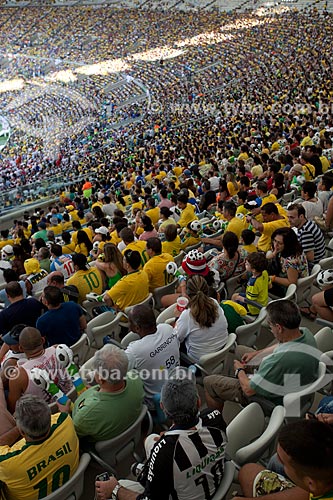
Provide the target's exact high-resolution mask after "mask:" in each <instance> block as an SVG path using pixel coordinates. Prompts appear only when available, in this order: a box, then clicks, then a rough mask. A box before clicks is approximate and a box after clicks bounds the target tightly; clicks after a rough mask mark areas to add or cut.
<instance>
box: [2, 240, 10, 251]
mask: <svg viewBox="0 0 333 500" xmlns="http://www.w3.org/2000/svg"><path fill="white" fill-rule="evenodd" d="M12 244H13V240H12V239H11V240H1V241H0V250H1V248H3V247H5V246H6V245H12Z"/></svg>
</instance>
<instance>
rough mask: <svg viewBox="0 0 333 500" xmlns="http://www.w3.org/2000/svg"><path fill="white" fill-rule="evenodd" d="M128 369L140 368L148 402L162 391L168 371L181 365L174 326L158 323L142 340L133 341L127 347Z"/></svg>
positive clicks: (150, 403) (149, 403)
mask: <svg viewBox="0 0 333 500" xmlns="http://www.w3.org/2000/svg"><path fill="white" fill-rule="evenodd" d="M126 354H127V357H128V361H129V366H128V370H132V369H133V368H134V369H136V370H138V371H139V372H141V373H140V376H141V378H142V381H143V384H144V390H145V393H146V398H147V403H148V405H149V406H150V407H152V406H153V404H152V402H151V398H152V396H153V395H154V394H158V393H160V392H161V389H162V386H163V384H164V382H165V380H166V379H167V373H168V371H169V370H172V369H173V368H174V367H175V366H178V365H179V342H178V338H177V335H176V334H175V333H174V331H173V328H172V326H170V325H167V324H161V325H157V330H156V332H155V333H153V334H151V335H146V336H145V337H143V338H142V339H140V340H136V341H135V342H131V343H130V344H129V346H128V347H127V349H126ZM149 400H150V401H149Z"/></svg>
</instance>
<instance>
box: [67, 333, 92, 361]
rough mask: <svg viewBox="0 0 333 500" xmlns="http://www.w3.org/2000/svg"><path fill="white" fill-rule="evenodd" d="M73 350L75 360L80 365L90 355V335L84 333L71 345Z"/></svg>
mask: <svg viewBox="0 0 333 500" xmlns="http://www.w3.org/2000/svg"><path fill="white" fill-rule="evenodd" d="M71 349H72V352H73V361H74V363H75V364H76V365H77V366H78V367H80V366H82V365H83V363H85V362H86V361H87V359H88V357H89V351H90V342H89V338H88V335H87V334H86V333H83V334H82V335H81V337H80V338H79V340H78V341H77V342H75V344H73V345H72V346H71Z"/></svg>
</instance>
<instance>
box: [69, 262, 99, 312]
mask: <svg viewBox="0 0 333 500" xmlns="http://www.w3.org/2000/svg"><path fill="white" fill-rule="evenodd" d="M66 285H67V286H68V285H74V286H76V287H77V289H78V291H79V300H78V301H79V303H80V304H82V302H83V301H84V300H85V299H86V295H87V293H91V292H94V293H97V294H98V295H100V294H101V293H102V291H103V279H102V275H101V273H100V272H99V270H98V269H97V268H96V267H92V268H91V269H87V270H86V271H77V272H76V273H74V274H73V276H71V277H70V278H68V280H67V282H66Z"/></svg>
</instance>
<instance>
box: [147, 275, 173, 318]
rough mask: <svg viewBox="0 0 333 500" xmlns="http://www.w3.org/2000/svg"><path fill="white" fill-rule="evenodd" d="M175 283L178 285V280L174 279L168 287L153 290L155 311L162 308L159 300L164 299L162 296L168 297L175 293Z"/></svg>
mask: <svg viewBox="0 0 333 500" xmlns="http://www.w3.org/2000/svg"><path fill="white" fill-rule="evenodd" d="M177 283H178V278H175V279H174V280H173V281H172V282H171V283H169V284H168V285H165V286H160V287H158V288H155V289H154V291H153V297H154V302H155V309H157V310H161V309H162V307H163V306H162V304H161V298H162V297H164V295H170V294H172V293H175V290H176V285H177Z"/></svg>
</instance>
